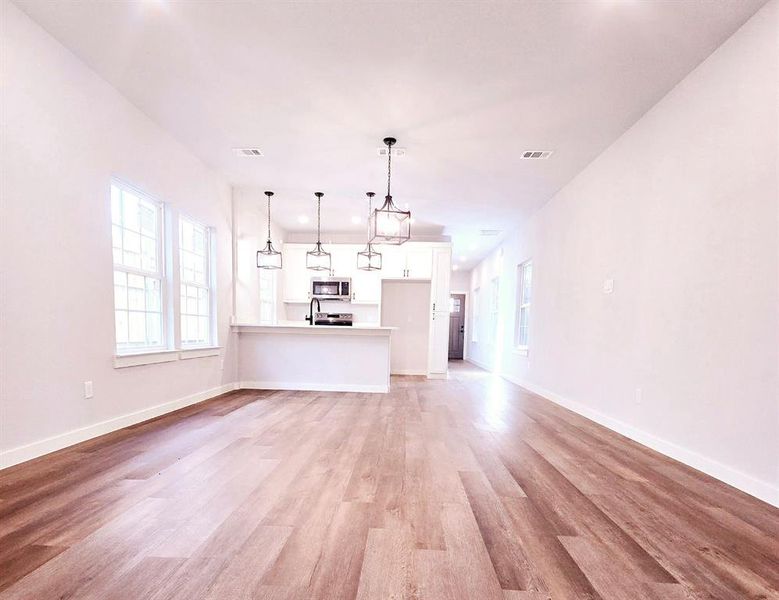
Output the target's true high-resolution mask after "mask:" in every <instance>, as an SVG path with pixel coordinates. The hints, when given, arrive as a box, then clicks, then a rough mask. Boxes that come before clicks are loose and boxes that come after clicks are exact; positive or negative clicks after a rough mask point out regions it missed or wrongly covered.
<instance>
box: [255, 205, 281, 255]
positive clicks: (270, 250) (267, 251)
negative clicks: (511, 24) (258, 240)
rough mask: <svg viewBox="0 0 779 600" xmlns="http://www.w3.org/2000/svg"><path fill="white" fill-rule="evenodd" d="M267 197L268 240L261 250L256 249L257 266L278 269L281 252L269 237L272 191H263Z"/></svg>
mask: <svg viewBox="0 0 779 600" xmlns="http://www.w3.org/2000/svg"><path fill="white" fill-rule="evenodd" d="M265 195H266V196H267V197H268V241H267V242H266V244H265V247H264V248H263V249H262V250H257V268H258V269H280V268H281V252H279V251H278V250H276V249H275V248H274V247H273V243H272V242H271V239H270V199H271V196H273V192H265Z"/></svg>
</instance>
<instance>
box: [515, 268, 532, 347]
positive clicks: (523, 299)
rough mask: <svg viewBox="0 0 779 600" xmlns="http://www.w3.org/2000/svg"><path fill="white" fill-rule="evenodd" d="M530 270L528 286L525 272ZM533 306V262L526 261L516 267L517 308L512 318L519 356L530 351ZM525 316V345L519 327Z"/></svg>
mask: <svg viewBox="0 0 779 600" xmlns="http://www.w3.org/2000/svg"><path fill="white" fill-rule="evenodd" d="M528 269H529V270H530V286H529V287H528V286H527V285H526V284H527V271H528ZM532 304H533V260H532V259H528V260H526V261H524V262H521V263H519V264H518V265H517V307H516V314H515V317H514V348H515V350H516V351H517V352H519V353H520V354H525V355H527V353H528V351H529V349H530V316H531V314H532V308H531V307H532ZM523 312H525V313H526V314H527V326H526V329H527V336H526V340H525V342H526V343H525V344H522V343H521V333H520V325H521V323H522V313H523Z"/></svg>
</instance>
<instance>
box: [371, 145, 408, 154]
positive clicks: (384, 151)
mask: <svg viewBox="0 0 779 600" xmlns="http://www.w3.org/2000/svg"><path fill="white" fill-rule="evenodd" d="M387 150H389V148H388V147H387V146H384V147H382V148H377V149H376V151H377V152H378V153H379V156H387ZM392 156H406V149H405V148H397V147H395V146H393V147H392Z"/></svg>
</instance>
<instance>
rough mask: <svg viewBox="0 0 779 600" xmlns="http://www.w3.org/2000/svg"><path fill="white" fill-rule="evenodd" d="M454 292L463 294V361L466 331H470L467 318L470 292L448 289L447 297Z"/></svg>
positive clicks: (466, 342) (466, 354)
mask: <svg viewBox="0 0 779 600" xmlns="http://www.w3.org/2000/svg"><path fill="white" fill-rule="evenodd" d="M454 294H462V295H464V296H465V309H466V310H465V317H464V318H463V325H464V326H465V328H464V329H463V361H466V360H468V333H469V332H470V325H471V324H470V321H469V319H468V314H469V313H468V307H469V306H470V305H471V304H470V302H471V296H470V293H469V292H467V291H460V290H449V298H451V297H452V296H453V295H454Z"/></svg>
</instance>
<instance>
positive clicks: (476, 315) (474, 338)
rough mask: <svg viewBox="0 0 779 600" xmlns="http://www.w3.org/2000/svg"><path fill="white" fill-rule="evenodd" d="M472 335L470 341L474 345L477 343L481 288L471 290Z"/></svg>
mask: <svg viewBox="0 0 779 600" xmlns="http://www.w3.org/2000/svg"><path fill="white" fill-rule="evenodd" d="M472 310H473V333H472V334H471V341H472V342H473V343H474V344H478V343H479V321H480V320H481V319H480V318H479V311H480V310H481V287H477V288H475V289H474V290H473V309H472Z"/></svg>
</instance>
